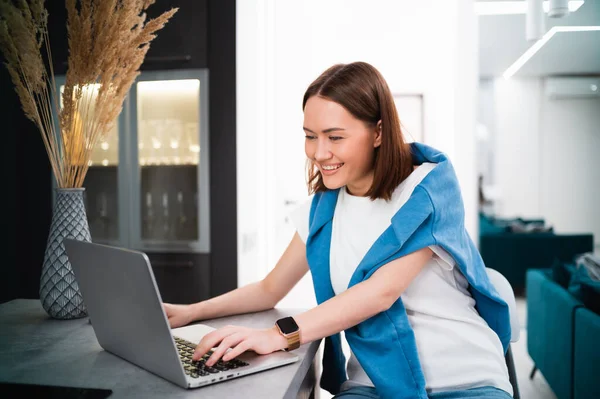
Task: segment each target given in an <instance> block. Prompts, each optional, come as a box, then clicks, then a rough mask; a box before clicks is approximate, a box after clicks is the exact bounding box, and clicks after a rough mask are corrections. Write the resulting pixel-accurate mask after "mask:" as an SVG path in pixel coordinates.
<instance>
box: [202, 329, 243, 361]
mask: <svg viewBox="0 0 600 399" xmlns="http://www.w3.org/2000/svg"><path fill="white" fill-rule="evenodd" d="M244 338H245V336H244V334H242V333H240V332H237V333H233V334H231V335H229V336H227V337H225V339H223V341H221V343H220V344H219V346H218V347H217V349H215V350H214V352H213V354H212V355H211V356H210V357H209V358H208V360H207V361H206V365H207V366H212V365H214V364H215V363H216V362H218V361H219V359H220V358H221V357H223V355H224V354H225V352H227V350H228V349H230V348H233V347H235V346H236V345H237V344H239V343H240V342H241V341H243V340H244Z"/></svg>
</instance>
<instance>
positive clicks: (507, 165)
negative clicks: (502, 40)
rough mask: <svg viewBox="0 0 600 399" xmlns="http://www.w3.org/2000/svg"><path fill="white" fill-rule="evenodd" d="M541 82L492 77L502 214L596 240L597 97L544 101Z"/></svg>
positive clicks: (599, 228)
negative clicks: (542, 221)
mask: <svg viewBox="0 0 600 399" xmlns="http://www.w3.org/2000/svg"><path fill="white" fill-rule="evenodd" d="M544 83H545V81H544V79H534V78H531V79H516V78H513V79H510V80H508V81H506V80H504V79H497V80H496V81H495V82H494V102H495V109H494V114H495V115H494V118H493V120H495V126H492V129H493V132H494V137H495V150H494V157H495V162H494V170H495V180H496V183H497V185H496V191H497V192H498V193H500V194H499V195H500V202H499V203H498V204H497V206H496V208H495V210H496V213H497V214H498V215H499V216H502V217H518V216H521V217H526V218H527V217H532V218H533V217H540V218H544V219H545V220H547V222H548V224H550V225H552V226H554V229H555V231H556V232H557V233H590V232H591V233H593V234H594V239H595V242H596V245H597V246H598V245H600V206H598V203H599V201H598V199H599V198H600V184H598V183H599V182H600V156H598V154H599V151H600V129H599V128H598V126H600V112H598V111H599V110H600V99H560V100H554V99H549V98H547V97H546V96H545V94H544Z"/></svg>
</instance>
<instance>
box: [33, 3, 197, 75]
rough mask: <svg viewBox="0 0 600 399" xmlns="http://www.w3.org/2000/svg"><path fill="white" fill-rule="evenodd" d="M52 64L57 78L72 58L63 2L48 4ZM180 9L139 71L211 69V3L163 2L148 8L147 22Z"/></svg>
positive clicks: (153, 41) (152, 47)
mask: <svg viewBox="0 0 600 399" xmlns="http://www.w3.org/2000/svg"><path fill="white" fill-rule="evenodd" d="M45 5H46V9H47V10H48V13H49V17H48V32H49V36H50V43H51V47H52V60H53V64H54V71H55V73H56V74H57V75H64V74H65V73H66V71H67V58H68V54H69V49H68V48H69V47H68V40H67V28H66V21H67V10H66V8H65V3H64V1H49V2H46V4H45ZM172 8H179V10H178V11H177V12H176V13H175V15H173V17H172V18H171V19H170V20H169V21H168V22H167V23H166V25H165V26H164V27H163V28H162V29H160V30H159V31H158V32H156V38H154V40H152V42H150V48H149V50H148V53H147V54H146V57H145V59H144V62H143V63H142V65H141V67H140V70H143V71H151V70H155V71H158V70H170V69H197V68H206V67H208V31H209V25H208V24H209V18H208V0H161V1H157V2H155V3H154V4H152V5H151V6H150V7H149V8H148V10H147V11H148V12H147V17H146V21H148V20H150V19H152V18H155V17H157V16H159V15H160V14H162V13H163V12H165V11H168V10H170V9H172Z"/></svg>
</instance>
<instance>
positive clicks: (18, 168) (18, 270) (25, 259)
mask: <svg viewBox="0 0 600 399" xmlns="http://www.w3.org/2000/svg"><path fill="white" fill-rule="evenodd" d="M0 62H1V64H0V93H2V96H0V98H1V101H2V102H1V107H0V118H1V120H2V131H3V132H4V139H5V140H6V141H5V143H4V145H2V146H1V147H2V158H4V162H5V165H6V164H8V165H6V169H5V170H6V171H7V172H8V174H9V176H8V178H9V180H8V183H9V185H7V191H8V196H9V199H8V206H9V208H7V209H9V210H10V212H7V213H8V215H5V217H7V220H6V226H7V228H8V232H9V236H10V238H9V239H8V241H4V242H5V245H7V246H8V247H7V248H6V251H5V253H7V254H9V255H8V256H7V257H6V259H5V260H4V261H3V262H2V266H0V267H1V268H2V285H3V286H4V285H5V284H6V287H3V288H2V300H5V299H12V298H15V297H19V298H38V297H39V294H38V290H39V280H40V272H41V268H42V263H43V259H44V251H45V248H46V239H47V237H48V231H49V228H50V220H51V213H52V210H51V206H52V205H51V201H52V199H51V198H52V197H51V183H52V180H51V169H50V162H49V161H48V155H47V153H46V150H45V148H44V145H43V142H42V137H41V133H40V131H39V130H38V128H37V126H36V125H35V124H34V123H33V122H31V121H30V120H29V119H27V118H25V116H24V114H23V110H22V108H21V103H20V101H19V99H18V97H17V95H16V93H15V91H14V85H13V83H12V81H11V80H10V76H9V75H8V72H7V70H6V68H5V67H4V63H3V62H4V59H3V58H2V59H0ZM11 242H12V243H11Z"/></svg>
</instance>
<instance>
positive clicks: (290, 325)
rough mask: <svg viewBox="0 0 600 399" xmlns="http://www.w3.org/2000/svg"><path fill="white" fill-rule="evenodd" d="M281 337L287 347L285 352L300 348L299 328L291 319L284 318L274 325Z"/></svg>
mask: <svg viewBox="0 0 600 399" xmlns="http://www.w3.org/2000/svg"><path fill="white" fill-rule="evenodd" d="M275 325H276V326H277V328H278V329H279V332H280V333H281V335H283V336H284V337H285V339H287V342H288V347H287V348H285V349H284V350H285V351H291V350H294V349H298V348H299V347H300V327H298V324H296V320H294V318H293V317H284V318H283V319H279V320H277V322H276V323H275Z"/></svg>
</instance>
